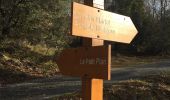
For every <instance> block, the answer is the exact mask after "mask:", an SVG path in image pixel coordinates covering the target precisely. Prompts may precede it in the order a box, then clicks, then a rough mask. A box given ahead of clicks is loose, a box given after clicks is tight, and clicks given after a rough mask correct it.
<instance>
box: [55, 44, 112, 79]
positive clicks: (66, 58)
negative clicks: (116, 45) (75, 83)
mask: <svg viewBox="0 0 170 100" xmlns="http://www.w3.org/2000/svg"><path fill="white" fill-rule="evenodd" d="M57 65H58V67H59V69H60V71H61V73H62V74H63V75H69V76H76V77H83V76H84V75H88V76H89V77H91V78H98V79H107V80H110V69H111V68H110V67H111V46H96V47H80V48H75V49H66V50H64V51H63V52H62V53H61V55H60V57H59V59H58V60H57Z"/></svg>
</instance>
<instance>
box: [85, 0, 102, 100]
mask: <svg viewBox="0 0 170 100" xmlns="http://www.w3.org/2000/svg"><path fill="white" fill-rule="evenodd" d="M94 1H96V0H84V4H85V5H89V6H93V7H97V6H95V4H94ZM100 1H101V0H100ZM103 2H104V0H103ZM101 7H102V6H101ZM103 8H104V7H102V8H100V9H103ZM102 45H104V40H98V39H90V38H83V46H85V47H90V46H102ZM82 98H83V100H103V79H95V78H92V77H90V76H88V75H84V77H82Z"/></svg>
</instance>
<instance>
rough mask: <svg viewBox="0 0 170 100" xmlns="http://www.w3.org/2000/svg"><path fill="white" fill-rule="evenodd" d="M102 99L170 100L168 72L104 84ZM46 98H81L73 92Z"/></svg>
mask: <svg viewBox="0 0 170 100" xmlns="http://www.w3.org/2000/svg"><path fill="white" fill-rule="evenodd" d="M103 98H104V100H170V74H166V75H165V74H164V75H149V76H145V77H141V78H140V79H135V80H126V81H120V82H117V83H114V84H105V86H104V97H103ZM48 100H82V98H81V93H80V92H75V93H70V94H63V95H60V96H56V97H52V98H50V99H48Z"/></svg>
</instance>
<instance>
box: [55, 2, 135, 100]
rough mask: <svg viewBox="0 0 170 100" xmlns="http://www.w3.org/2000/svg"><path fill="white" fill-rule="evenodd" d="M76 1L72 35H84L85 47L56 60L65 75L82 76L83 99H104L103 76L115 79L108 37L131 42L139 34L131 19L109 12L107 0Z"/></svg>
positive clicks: (73, 10) (65, 51)
mask: <svg viewBox="0 0 170 100" xmlns="http://www.w3.org/2000/svg"><path fill="white" fill-rule="evenodd" d="M84 4H85V5H83V4H79V3H75V2H73V5H72V29H71V30H72V32H71V35H74V36H79V37H84V38H83V47H80V48H74V49H66V50H64V51H63V52H62V53H61V55H60V57H59V59H58V60H57V61H56V62H57V64H58V67H59V69H60V71H61V73H62V74H63V75H69V76H78V77H81V78H82V99H83V100H103V79H105V80H110V78H111V46H110V45H109V46H103V45H104V40H108V41H115V42H121V43H130V42H131V41H132V39H133V38H134V37H135V35H136V34H137V30H136V28H135V26H134V24H133V23H132V21H131V19H130V18H129V17H126V16H122V15H118V14H115V13H111V12H107V11H104V10H102V9H104V0H84Z"/></svg>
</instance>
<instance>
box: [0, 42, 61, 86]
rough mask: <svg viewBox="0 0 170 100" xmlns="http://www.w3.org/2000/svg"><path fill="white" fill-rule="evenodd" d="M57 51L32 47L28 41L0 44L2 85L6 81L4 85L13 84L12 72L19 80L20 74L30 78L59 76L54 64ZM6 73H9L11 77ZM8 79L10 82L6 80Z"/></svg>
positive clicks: (44, 47)
mask: <svg viewBox="0 0 170 100" xmlns="http://www.w3.org/2000/svg"><path fill="white" fill-rule="evenodd" d="M56 51H57V50H56V49H55V48H53V47H47V46H46V45H44V44H35V45H33V44H32V45H31V44H30V43H29V42H28V41H26V40H23V41H21V40H12V39H9V40H8V39H6V40H5V41H3V42H1V43H0V70H1V72H2V73H1V74H0V79H1V80H0V84H2V82H1V81H4V82H3V84H6V83H9V81H10V83H11V82H12V80H11V79H12V78H14V77H12V76H11V75H10V74H11V72H12V73H13V74H15V73H16V76H18V78H17V79H19V76H20V75H18V73H21V74H22V75H25V76H28V77H29V76H30V77H49V76H53V75H55V74H57V73H58V67H57V64H56V63H55V62H54V55H55V52H56ZM6 71H9V75H8V74H7V73H6ZM3 72H4V73H5V75H4V74H3ZM22 75H21V76H22ZM13 76H15V75H13ZM7 77H8V79H9V80H7V79H5V80H4V78H7ZM9 77H11V78H9ZM26 80H27V78H26ZM15 82H16V81H15ZM19 82H20V81H19Z"/></svg>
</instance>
